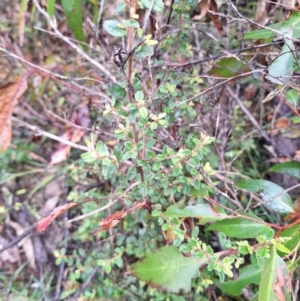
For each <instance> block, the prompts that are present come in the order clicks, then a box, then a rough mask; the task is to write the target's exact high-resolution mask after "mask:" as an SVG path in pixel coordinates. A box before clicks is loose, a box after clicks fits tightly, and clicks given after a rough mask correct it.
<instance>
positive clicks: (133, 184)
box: [68, 182, 141, 223]
mask: <svg viewBox="0 0 300 301" xmlns="http://www.w3.org/2000/svg"><path fill="white" fill-rule="evenodd" d="M139 184H141V182H134V183H132V184H131V185H130V186H129V187H128V188H127V189H126V190H125V191H124V192H123V193H122V194H121V195H120V196H118V197H117V198H115V199H114V200H111V201H110V202H109V203H108V204H107V205H105V206H103V207H101V208H98V209H96V210H94V211H92V212H89V213H86V214H83V215H81V216H77V217H75V218H72V219H70V220H68V223H72V222H75V221H79V220H82V219H84V218H86V217H89V216H91V215H94V214H96V213H98V212H101V211H104V210H105V209H107V208H109V207H111V206H112V205H113V204H115V203H116V202H118V201H119V200H120V199H121V198H122V197H123V196H124V195H126V194H127V193H128V192H129V191H130V190H131V189H132V188H134V187H135V186H138V185H139Z"/></svg>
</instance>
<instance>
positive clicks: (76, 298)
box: [68, 266, 99, 301]
mask: <svg viewBox="0 0 300 301" xmlns="http://www.w3.org/2000/svg"><path fill="white" fill-rule="evenodd" d="M98 270H99V267H98V266H96V267H94V268H93V270H92V272H91V273H90V274H89V276H88V278H87V279H86V280H85V281H84V283H83V284H82V285H81V287H80V289H79V290H78V291H77V292H76V293H75V294H74V295H73V296H72V297H71V298H70V299H68V300H69V301H73V300H79V299H78V298H79V297H80V295H81V294H82V293H83V292H84V290H85V289H86V288H87V286H88V285H89V283H90V282H91V281H92V280H93V278H94V277H95V276H96V275H97V272H98Z"/></svg>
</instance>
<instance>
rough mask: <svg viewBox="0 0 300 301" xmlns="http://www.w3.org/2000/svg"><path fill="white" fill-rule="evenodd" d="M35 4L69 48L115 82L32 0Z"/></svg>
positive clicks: (104, 69) (110, 75)
mask: <svg viewBox="0 0 300 301" xmlns="http://www.w3.org/2000/svg"><path fill="white" fill-rule="evenodd" d="M33 2H34V4H35V6H36V7H37V9H38V11H39V12H40V13H41V14H42V15H43V16H44V17H45V18H46V19H47V21H48V23H49V24H50V26H51V28H52V29H53V31H54V33H55V34H56V36H57V37H58V38H60V39H61V40H63V41H64V42H65V43H67V44H68V45H69V46H70V47H71V48H73V49H74V50H75V51H76V52H77V53H78V54H79V55H81V56H82V57H84V58H85V59H86V60H87V61H89V62H90V63H92V64H93V65H94V66H96V67H97V68H98V69H99V70H101V71H102V72H103V73H104V74H106V75H107V76H108V77H109V78H110V79H111V80H112V81H114V82H116V78H115V77H114V76H113V75H112V74H111V73H110V72H109V71H108V70H107V69H106V68H105V67H104V66H102V65H101V64H100V63H99V62H97V61H96V60H94V59H93V58H91V57H90V56H89V55H87V54H86V53H85V52H84V51H83V50H82V49H81V48H80V47H78V46H77V45H75V44H74V43H73V42H72V41H70V40H69V39H68V38H67V37H65V36H64V35H63V34H62V33H61V32H60V31H59V30H58V29H57V26H56V22H55V21H54V20H52V18H51V17H50V16H49V14H47V12H46V11H45V10H44V9H42V8H41V6H40V5H39V3H38V1H37V0H33Z"/></svg>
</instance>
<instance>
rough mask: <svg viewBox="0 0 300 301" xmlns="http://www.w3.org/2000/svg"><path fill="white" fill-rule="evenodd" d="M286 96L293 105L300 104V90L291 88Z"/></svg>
mask: <svg viewBox="0 0 300 301" xmlns="http://www.w3.org/2000/svg"><path fill="white" fill-rule="evenodd" d="M285 98H286V100H287V101H288V103H290V104H291V105H292V106H294V107H296V106H298V105H299V98H300V96H299V92H298V91H297V90H294V89H290V90H289V91H288V92H286V93H285Z"/></svg>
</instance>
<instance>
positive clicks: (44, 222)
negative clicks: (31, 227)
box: [36, 202, 78, 232]
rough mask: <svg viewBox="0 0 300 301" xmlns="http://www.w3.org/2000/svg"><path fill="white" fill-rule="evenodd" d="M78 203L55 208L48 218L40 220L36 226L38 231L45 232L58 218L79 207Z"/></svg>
mask: <svg viewBox="0 0 300 301" xmlns="http://www.w3.org/2000/svg"><path fill="white" fill-rule="evenodd" d="M77 205H78V203H73V202H72V203H66V204H64V205H61V206H59V207H57V208H55V209H54V210H53V211H52V212H51V213H50V214H49V215H48V216H46V217H44V218H42V219H41V220H39V221H38V222H37V224H36V230H37V231H38V232H44V231H45V230H46V229H47V228H48V227H49V225H50V224H51V223H52V222H53V220H55V219H56V218H57V217H59V216H60V215H61V214H62V213H64V212H65V211H67V210H69V209H71V208H73V207H75V206H77Z"/></svg>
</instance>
